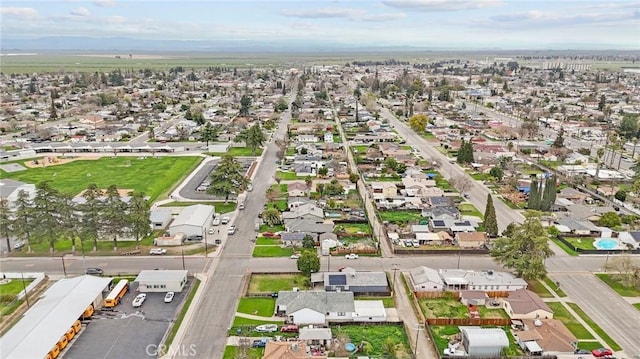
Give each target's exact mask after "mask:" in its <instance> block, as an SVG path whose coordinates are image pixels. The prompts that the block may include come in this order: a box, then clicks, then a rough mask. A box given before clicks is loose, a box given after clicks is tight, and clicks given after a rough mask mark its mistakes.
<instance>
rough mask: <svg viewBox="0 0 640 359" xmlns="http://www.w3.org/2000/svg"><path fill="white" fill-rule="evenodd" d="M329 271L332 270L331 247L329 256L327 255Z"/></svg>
mask: <svg viewBox="0 0 640 359" xmlns="http://www.w3.org/2000/svg"><path fill="white" fill-rule="evenodd" d="M327 272H331V249H329V256H327Z"/></svg>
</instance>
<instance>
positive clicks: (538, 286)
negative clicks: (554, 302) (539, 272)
mask: <svg viewBox="0 0 640 359" xmlns="http://www.w3.org/2000/svg"><path fill="white" fill-rule="evenodd" d="M527 284H528V285H529V286H528V288H529V290H530V291H532V292H534V293H536V294H537V295H539V296H540V298H553V294H551V292H549V290H548V289H547V287H545V286H544V285H542V283H541V282H540V281H539V280H535V279H532V280H528V281H527Z"/></svg>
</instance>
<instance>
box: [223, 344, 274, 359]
mask: <svg viewBox="0 0 640 359" xmlns="http://www.w3.org/2000/svg"><path fill="white" fill-rule="evenodd" d="M263 354H264V348H246V350H245V352H244V353H242V348H240V347H234V346H231V345H228V346H226V347H225V348H224V355H223V356H222V359H237V358H245V359H260V358H262V356H263Z"/></svg>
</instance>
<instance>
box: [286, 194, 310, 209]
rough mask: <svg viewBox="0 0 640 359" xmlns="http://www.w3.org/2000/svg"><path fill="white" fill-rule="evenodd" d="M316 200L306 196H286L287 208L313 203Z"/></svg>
mask: <svg viewBox="0 0 640 359" xmlns="http://www.w3.org/2000/svg"><path fill="white" fill-rule="evenodd" d="M315 203H316V201H315V200H313V199H311V198H308V197H288V198H287V208H289V209H292V208H296V207H300V206H302V205H305V204H315Z"/></svg>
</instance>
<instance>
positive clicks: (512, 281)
mask: <svg viewBox="0 0 640 359" xmlns="http://www.w3.org/2000/svg"><path fill="white" fill-rule="evenodd" d="M438 273H439V275H440V277H441V278H442V282H443V283H444V286H445V289H446V290H483V291H514V290H518V289H523V288H527V282H526V281H525V280H524V279H522V278H518V277H515V276H514V275H513V274H511V273H508V272H497V271H494V270H487V271H479V272H478V271H473V270H463V269H440V270H439V272H438Z"/></svg>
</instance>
